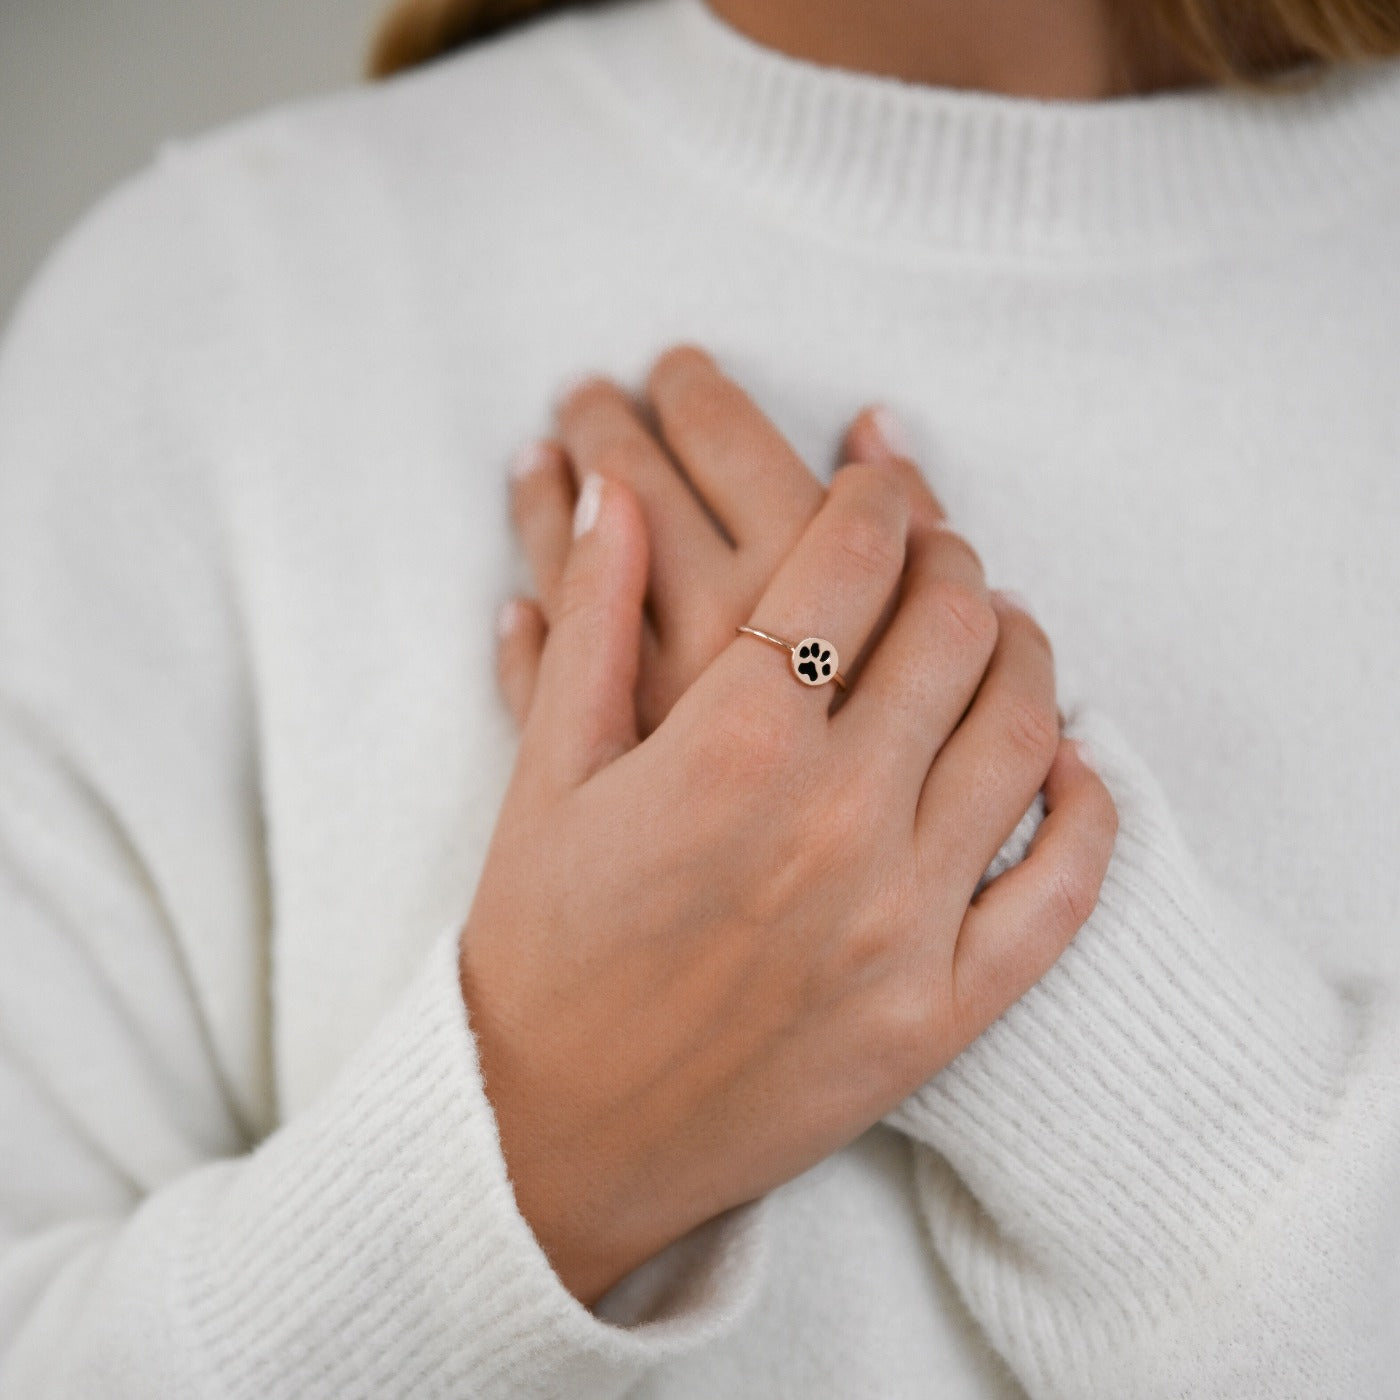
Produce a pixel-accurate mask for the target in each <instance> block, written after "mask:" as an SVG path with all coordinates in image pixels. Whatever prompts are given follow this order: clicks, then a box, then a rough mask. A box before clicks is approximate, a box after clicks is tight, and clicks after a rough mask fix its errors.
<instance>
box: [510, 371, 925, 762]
mask: <svg viewBox="0 0 1400 1400" xmlns="http://www.w3.org/2000/svg"><path fill="white" fill-rule="evenodd" d="M648 399H649V405H650V407H651V408H652V409H653V410H654V412H655V415H656V418H657V420H658V422H659V424H660V428H661V430H662V432H663V433H664V435H665V445H663V444H662V442H660V441H658V439H657V437H656V436H654V435H653V433H652V432H651V431H650V430H649V428H648V427H647V426H646V424H645V423H644V421H643V419H642V416H641V414H640V413H639V412H638V409H637V408H636V407H635V406H634V405H633V403H632V401H631V399H630V398H629V397H628V396H627V395H626V394H625V393H624V392H623V391H622V390H621V389H619V388H618V387H617V386H616V385H613V384H611V383H609V382H608V381H606V380H603V379H591V380H587V381H585V382H584V383H583V384H582V385H581V386H580V387H579V388H577V389H576V390H575V391H574V392H573V393H572V394H570V395H569V396H568V398H567V399H566V400H565V401H564V403H563V404H561V405H560V409H559V424H558V427H559V438H558V440H547V441H544V442H540V443H535V444H532V445H531V446H530V447H529V448H527V449H526V450H525V451H524V452H523V453H522V454H521V456H520V457H519V458H517V463H516V470H515V472H514V473H513V481H512V490H511V509H512V515H513V517H514V520H515V524H516V528H517V530H518V531H519V533H520V536H521V539H522V540H523V542H524V545H525V549H526V554H527V556H528V559H529V562H530V567H531V571H532V573H533V576H534V581H535V588H536V591H537V593H538V602H534V601H530V600H520V603H519V607H518V609H517V610H515V612H514V614H513V616H514V620H516V621H517V622H519V623H521V624H522V626H521V629H520V632H519V634H518V636H517V637H516V639H515V642H514V645H512V646H511V647H509V648H507V649H506V650H505V651H504V652H503V654H502V661H503V663H504V666H503V671H502V683H503V685H504V687H505V690H506V695H507V698H508V700H509V701H510V703H511V706H512V708H513V710H514V711H515V714H516V717H517V719H518V720H522V721H523V717H524V708H523V707H524V706H525V705H527V704H528V695H529V691H530V681H531V677H532V676H533V674H534V666H535V664H536V662H537V658H538V651H539V646H540V644H541V643H542V641H543V633H544V628H545V626H547V623H548V619H549V618H550V617H551V616H552V615H553V612H554V608H555V592H556V589H557V585H558V580H559V578H560V576H561V574H562V572H563V568H564V562H565V559H566V558H567V556H568V546H569V520H570V517H571V515H572V513H573V506H574V502H575V500H576V498H577V486H578V481H579V480H580V479H581V477H582V475H583V474H584V473H585V472H588V471H597V472H600V473H602V474H603V475H605V476H610V477H616V478H618V479H619V480H622V481H625V482H627V483H628V484H629V485H630V486H631V487H632V488H633V490H634V491H635V493H636V494H637V496H638V498H639V499H640V501H641V504H642V509H643V512H644V514H645V516H646V522H647V530H648V534H649V535H650V537H651V541H652V553H651V566H650V577H649V579H648V585H647V587H648V615H647V618H646V621H645V624H644V626H643V633H642V661H641V672H640V677H639V682H638V693H637V704H638V710H639V714H640V722H641V732H642V733H643V734H644V735H645V734H649V733H650V732H651V731H652V730H653V729H654V728H655V727H656V726H657V725H658V724H659V723H660V722H661V720H662V719H663V718H664V717H665V715H666V713H667V711H669V710H670V708H671V706H672V705H673V704H674V703H675V701H676V700H677V699H678V698H679V697H680V695H681V694H682V692H683V691H684V690H685V689H686V688H687V687H688V686H689V685H690V683H691V682H692V681H693V680H694V679H695V677H696V676H698V675H699V674H700V672H701V671H702V670H703V669H704V667H705V666H706V665H708V663H709V662H710V661H712V660H713V659H714V658H715V657H716V656H718V655H719V653H720V652H721V651H722V650H723V649H724V648H725V647H726V646H727V645H728V644H729V641H730V639H731V638H732V637H733V635H734V628H735V627H736V626H738V624H739V623H741V622H747V621H749V620H750V617H751V615H752V612H753V608H754V604H755V603H756V602H757V601H758V598H759V595H760V594H761V593H762V591H763V589H764V587H765V586H766V585H767V583H768V581H769V579H771V578H772V577H773V574H774V572H775V571H776V570H777V568H778V565H779V564H780V563H781V562H782V560H783V559H784V558H785V557H786V556H787V554H788V553H789V551H790V550H791V549H792V547H793V545H794V543H795V542H796V540H797V538H798V537H799V536H800V535H801V533H802V531H803V530H804V529H805V528H806V526H807V524H808V523H809V522H810V520H811V519H812V517H813V516H814V515H815V514H816V512H817V510H818V508H819V507H820V505H821V503H822V500H823V499H824V497H825V495H826V491H825V488H824V487H823V486H822V485H821V483H820V482H819V481H818V480H817V479H816V477H814V476H813V475H812V473H811V472H810V471H809V470H808V469H807V467H806V465H805V464H804V463H803V462H802V460H801V458H800V457H798V456H797V454H796V453H795V452H794V451H793V450H792V448H791V447H790V446H789V445H788V443H787V441H786V440H785V439H784V438H783V436H782V434H781V433H779V432H778V430H777V429H776V428H775V427H774V426H773V425H772V424H771V423H770V422H769V421H768V419H767V418H766V417H764V415H763V414H762V413H760V412H759V410H758V409H757V407H755V405H754V404H753V402H752V400H750V399H749V397H748V396H747V395H746V394H745V393H744V392H743V390H742V389H740V388H739V386H738V385H737V384H734V383H733V382H732V381H731V380H729V379H727V378H725V377H724V376H723V375H722V374H720V372H719V370H718V368H717V367H716V365H715V363H714V361H713V360H712V359H711V358H710V357H709V356H708V355H706V354H705V353H704V352H703V351H700V350H697V349H695V348H694V347H689V346H686V347H680V348H677V349H675V350H672V351H670V352H669V353H667V354H666V355H663V356H662V357H661V358H660V359H659V360H658V361H657V364H656V366H655V368H654V369H653V371H652V373H651V375H650V377H649V381H648ZM874 424H875V419H874V417H873V416H872V415H869V414H867V415H862V418H861V419H860V420H858V422H857V424H856V427H855V429H854V430H853V433H852V435H851V436H850V438H849V439H848V443H847V449H848V451H850V452H851V453H852V454H853V455H852V456H851V457H850V458H849V459H848V460H857V459H860V457H861V455H862V454H863V453H868V452H872V451H873V452H878V456H876V457H874V458H867V460H881V461H884V462H885V463H886V464H887V465H888V466H889V468H890V470H891V472H892V473H893V474H894V475H895V476H896V477H897V478H898V479H899V480H900V482H901V483H902V485H903V486H904V487H905V489H906V491H907V494H908V497H909V505H910V509H911V511H912V512H913V514H914V515H915V517H916V518H918V519H920V520H922V521H925V522H928V523H932V522H933V521H935V520H937V519H940V518H941V517H942V514H943V512H942V510H941V508H940V507H939V506H938V504H937V502H936V501H935V500H934V498H933V496H932V494H931V493H930V492H929V490H928V488H927V486H926V485H925V484H924V482H923V478H922V477H921V476H920V475H919V472H918V470H917V469H916V468H915V467H914V465H913V464H912V463H911V462H908V461H906V460H902V459H898V458H896V457H894V455H893V454H892V452H891V451H890V449H889V448H888V447H882V446H881V440H880V438H879V435H878V433H877V432H876V431H875V428H874ZM668 448H669V453H668V450H667V449H668ZM521 609H523V614H522V613H521V611H520V610H521ZM854 659H855V658H847V660H848V661H854Z"/></svg>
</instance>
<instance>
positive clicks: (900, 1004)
mask: <svg viewBox="0 0 1400 1400" xmlns="http://www.w3.org/2000/svg"><path fill="white" fill-rule="evenodd" d="M947 1000H948V998H947V989H946V988H945V987H943V986H942V985H940V981H939V978H938V977H937V976H936V975H935V974H934V972H933V971H932V970H931V969H927V968H917V969H914V970H909V971H905V972H904V973H903V974H902V975H901V976H900V978H899V980H898V982H897V983H896V984H895V985H893V986H891V987H890V988H889V989H888V993H887V995H886V997H885V998H884V1006H883V1015H882V1018H881V1021H882V1026H881V1028H882V1032H883V1039H884V1043H885V1053H886V1055H887V1057H888V1059H889V1063H890V1066H891V1068H892V1069H893V1070H894V1071H895V1072H896V1074H897V1075H898V1076H899V1078H900V1079H902V1080H904V1081H905V1082H907V1083H909V1084H911V1085H912V1084H918V1083H921V1082H922V1081H923V1080H924V1079H926V1078H927V1077H928V1075H929V1071H930V1069H931V1068H932V1059H933V1057H934V1055H935V1052H936V1050H937V1047H938V1046H939V1045H940V1043H941V1041H942V1039H943V1038H944V1037H945V1036H946V1033H947V1031H946V1028H947V1025H948V1023H949V1015H948V1011H947Z"/></svg>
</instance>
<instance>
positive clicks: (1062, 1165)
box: [889, 715, 1360, 1351]
mask: <svg viewBox="0 0 1400 1400" xmlns="http://www.w3.org/2000/svg"><path fill="white" fill-rule="evenodd" d="M1071 732H1073V733H1075V734H1076V736H1077V737H1083V738H1086V739H1087V740H1088V741H1089V744H1090V747H1091V750H1092V752H1093V754H1094V756H1095V760H1096V762H1097V765H1098V766H1099V768H1100V770H1101V772H1102V775H1103V778H1104V781H1105V782H1106V783H1107V785H1108V787H1109V789H1110V790H1111V791H1112V793H1113V796H1114V799H1115V801H1116V802H1117V805H1118V810H1119V837H1118V843H1117V848H1116V850H1115V853H1114V856H1113V859H1112V862H1111V864H1110V868H1109V871H1108V875H1107V878H1106V880H1105V883H1104V886H1103V890H1102V893H1101V895H1100V899H1099V904H1098V907H1097V908H1096V910H1095V911H1094V913H1093V915H1092V916H1091V917H1090V919H1089V921H1088V922H1087V923H1086V924H1085V925H1084V927H1083V928H1082V929H1081V930H1080V932H1079V934H1078V936H1077V937H1076V938H1075V940H1074V941H1073V943H1071V945H1070V946H1069V948H1068V949H1067V950H1066V951H1065V953H1064V954H1063V956H1062V957H1061V959H1060V961H1059V962H1058V963H1057V964H1056V965H1055V967H1053V968H1052V969H1051V970H1050V972H1049V973H1048V974H1047V975H1046V976H1045V977H1044V979H1043V980H1042V981H1041V982H1040V983H1039V984H1038V985H1037V986H1035V987H1033V988H1032V989H1031V991H1030V992H1028V993H1027V994H1026V995H1025V996H1024V997H1023V998H1022V999H1021V1000H1020V1001H1019V1002H1017V1003H1016V1004H1015V1005H1014V1006H1012V1007H1011V1008H1010V1009H1009V1010H1008V1011H1007V1012H1006V1013H1005V1014H1004V1015H1003V1016H1002V1017H1001V1018H1000V1019H999V1020H998V1021H997V1022H996V1023H995V1024H993V1025H992V1026H991V1027H990V1028H989V1029H988V1030H987V1031H986V1032H985V1033H984V1034H983V1035H982V1036H981V1037H980V1038H979V1039H978V1040H977V1041H975V1042H974V1043H973V1044H972V1045H971V1046H970V1047H968V1049H967V1050H965V1051H964V1052H963V1053H962V1054H961V1055H960V1056H959V1057H958V1058H957V1059H956V1060H955V1061H954V1062H953V1063H952V1064H951V1065H949V1066H948V1068H947V1069H946V1070H944V1071H943V1072H942V1073H941V1074H939V1075H937V1076H936V1077H935V1078H934V1079H932V1080H931V1081H929V1083H927V1084H926V1085H925V1086H923V1088H921V1089H920V1090H919V1091H918V1092H917V1093H916V1094H914V1095H913V1096H912V1097H911V1098H910V1099H908V1100H907V1101H906V1102H905V1103H904V1104H902V1105H901V1106H900V1107H899V1108H898V1109H897V1110H896V1111H895V1113H894V1114H892V1115H891V1117H890V1119H889V1121H890V1122H891V1123H892V1125H893V1126H897V1127H899V1128H900V1130H901V1131H903V1132H905V1133H907V1134H909V1135H910V1136H911V1137H914V1138H917V1139H919V1140H921V1141H923V1142H925V1143H928V1144H929V1145H931V1146H932V1147H934V1148H936V1149H937V1151H938V1153H939V1154H940V1156H941V1157H942V1158H943V1159H944V1160H943V1162H940V1161H938V1160H937V1159H936V1158H932V1157H930V1158H929V1159H928V1160H927V1161H926V1162H924V1163H923V1166H922V1170H921V1183H920V1188H921V1194H922V1195H923V1199H924V1206H925V1211H926V1214H927V1216H928V1219H929V1224H930V1227H931V1229H932V1230H933V1233H934V1235H935V1240H936V1243H937V1244H938V1246H939V1248H940V1251H941V1252H942V1253H943V1255H944V1257H945V1259H946V1260H947V1261H948V1263H949V1265H950V1267H951V1268H952V1269H953V1272H954V1273H955V1274H956V1275H958V1277H959V1279H960V1282H961V1283H962V1284H963V1286H964V1288H965V1290H966V1291H968V1293H969V1295H970V1296H969V1302H970V1303H971V1304H972V1306H973V1308H974V1311H976V1312H977V1313H978V1314H979V1316H980V1317H981V1318H982V1320H983V1322H984V1325H987V1326H988V1327H989V1328H990V1330H992V1331H993V1333H994V1334H995V1333H999V1332H1002V1331H1008V1330H1014V1329H1015V1327H1016V1321H1015V1319H1016V1318H1017V1317H1018V1316H1019V1317H1022V1318H1024V1317H1025V1316H1027V1315H1029V1313H1030V1312H1031V1311H1033V1312H1034V1314H1035V1315H1037V1316H1039V1317H1041V1318H1050V1319H1056V1321H1054V1322H1052V1324H1051V1325H1052V1326H1054V1327H1056V1328H1057V1329H1058V1330H1059V1331H1060V1333H1061V1340H1063V1341H1064V1343H1065V1344H1066V1345H1068V1346H1070V1348H1071V1350H1076V1351H1077V1350H1079V1349H1080V1348H1081V1347H1082V1346H1083V1345H1084V1343H1085V1341H1086V1339H1088V1338H1089V1337H1091V1336H1092V1335H1094V1327H1093V1324H1094V1322H1095V1321H1097V1323H1098V1324H1099V1326H1101V1327H1102V1328H1103V1329H1104V1342H1105V1345H1107V1344H1108V1338H1110V1337H1112V1336H1119V1337H1121V1336H1122V1335H1124V1334H1125V1333H1129V1332H1136V1331H1137V1330H1138V1329H1139V1328H1140V1327H1141V1325H1142V1324H1143V1322H1144V1321H1145V1318H1144V1314H1146V1313H1151V1312H1154V1311H1156V1312H1163V1313H1164V1312H1169V1311H1170V1310H1171V1309H1172V1308H1174V1307H1177V1306H1179V1303H1180V1299H1181V1297H1182V1296H1183V1293H1184V1291H1186V1290H1190V1289H1191V1288H1192V1287H1193V1286H1194V1285H1195V1284H1196V1283H1197V1282H1198V1281H1199V1280H1200V1279H1201V1278H1202V1277H1203V1276H1204V1275H1205V1274H1206V1273H1208V1272H1209V1271H1211V1270H1212V1268H1213V1266H1214V1265H1215V1264H1217V1262H1218V1261H1219V1260H1220V1259H1221V1258H1222V1257H1223V1256H1225V1255H1226V1254H1228V1253H1230V1252H1231V1251H1233V1250H1234V1249H1235V1247H1236V1246H1237V1245H1238V1243H1239V1242H1240V1240H1241V1239H1242V1237H1243V1236H1244V1234H1245V1232H1247V1231H1248V1230H1250V1229H1251V1228H1252V1227H1254V1226H1255V1225H1257V1223H1258V1221H1259V1218H1260V1215H1261V1213H1263V1212H1264V1211H1266V1210H1267V1209H1268V1206H1269V1202H1270V1200H1271V1198H1272V1197H1274V1196H1276V1195H1277V1194H1278V1192H1279V1190H1280V1188H1281V1186H1282V1185H1283V1184H1284V1183H1285V1182H1286V1180H1287V1179H1288V1178H1290V1177H1291V1176H1293V1175H1294V1174H1295V1173H1296V1171H1297V1169H1298V1166H1299V1163H1300V1162H1301V1161H1302V1160H1303V1159H1304V1157H1305V1156H1306V1154H1308V1152H1309V1151H1310V1150H1312V1149H1313V1148H1314V1147H1315V1146H1316V1144H1317V1143H1318V1141H1319V1139H1320V1138H1321V1137H1322V1136H1323V1134H1324V1132H1325V1130H1326V1127H1327V1122H1328V1119H1329V1116H1331V1115H1333V1114H1334V1113H1335V1112H1336V1109H1337V1105H1338V1103H1339V1100H1340V1099H1341V1097H1342V1095H1343V1093H1344V1083H1345V1078H1346V1073H1347V1067H1348V1063H1349V1060H1350V1057H1351V1054H1352V1051H1353V1048H1354V1046H1355V1045H1356V1043H1357V1038H1358V1031H1359V1029H1360V1027H1359V1024H1358V1013H1357V1010H1356V1008H1355V1007H1353V1006H1352V1005H1351V1004H1350V1003H1349V1002H1348V1001H1347V1000H1346V999H1345V998H1344V997H1343V996H1341V995H1340V994H1339V993H1338V992H1336V991H1335V990H1334V989H1333V988H1331V987H1330V986H1329V985H1328V984H1327V983H1326V982H1325V980H1324V979H1323V978H1322V977H1321V976H1320V975H1319V974H1318V973H1317V971H1316V970H1315V969H1314V968H1312V967H1311V966H1310V965H1309V964H1308V963H1307V962H1306V961H1304V959H1303V958H1302V957H1301V956H1300V955H1299V954H1298V953H1296V952H1295V951H1294V950H1293V949H1291V948H1290V947H1288V946H1287V944H1286V943H1285V941H1284V940H1283V939H1281V938H1278V937H1264V936H1262V935H1261V933H1260V931H1259V930H1258V928H1257V927H1256V926H1255V925H1253V924H1252V922H1251V921H1250V920H1249V919H1248V918H1247V917H1246V916H1245V915H1244V914H1243V913H1242V911H1240V910H1238V909H1234V908H1232V907H1231V906H1230V905H1229V903H1228V902H1227V901H1226V899H1225V898H1224V897H1223V896H1222V895H1221V894H1220V893H1219V892H1218V891H1215V890H1213V889H1208V888H1207V885H1206V882H1205V879H1204V877H1203V875H1202V872H1201V871H1200V870H1199V868H1198V866H1197V864H1196V862H1195V861H1194V860H1193V859H1192V858H1191V856H1190V854H1189V852H1188V851H1187V849H1186V847H1185V845H1184V843H1183V841H1182V838H1181V835H1180V833H1179V832H1178V831H1177V829H1176V827H1175V825H1174V824H1173V822H1172V820H1171V817H1170V814H1169V811H1168V806H1167V803H1166V801H1165V798H1164V796H1163V794H1162V793H1161V791H1160V790H1159V788H1158V787H1157V785H1156V784H1155V782H1154V781H1153V780H1152V778H1151V776H1150V774H1148V773H1147V771H1146V770H1145V769H1144V768H1143V766H1142V765H1141V763H1140V762H1138V761H1137V760H1136V759H1135V758H1134V757H1133V755H1132V754H1131V752H1130V751H1129V749H1128V747H1127V745H1126V743H1125V742H1124V740H1123V739H1122V737H1121V736H1120V735H1119V734H1118V733H1117V731H1116V730H1115V729H1114V728H1113V727H1112V726H1111V725H1110V724H1109V723H1108V722H1107V721H1106V720H1103V719H1102V718H1101V717H1099V716H1097V715H1089V716H1087V717H1085V718H1084V719H1083V720H1082V721H1080V722H1078V723H1077V724H1076V725H1074V726H1072V727H1071Z"/></svg>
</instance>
